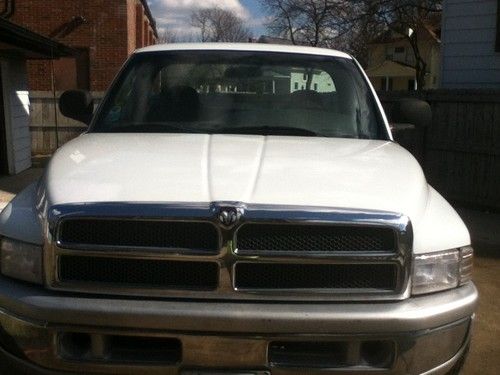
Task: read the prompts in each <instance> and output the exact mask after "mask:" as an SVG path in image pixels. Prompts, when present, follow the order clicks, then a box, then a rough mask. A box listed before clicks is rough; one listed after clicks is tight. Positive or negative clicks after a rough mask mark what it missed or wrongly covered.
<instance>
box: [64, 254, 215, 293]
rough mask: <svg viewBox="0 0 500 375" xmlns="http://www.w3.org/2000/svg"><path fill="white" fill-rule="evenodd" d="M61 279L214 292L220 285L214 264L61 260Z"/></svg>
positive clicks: (81, 258)
mask: <svg viewBox="0 0 500 375" xmlns="http://www.w3.org/2000/svg"><path fill="white" fill-rule="evenodd" d="M59 279H60V280H61V281H62V282H86V283H109V284H119V286H136V287H141V286H143V287H163V288H172V289H195V290H213V289H216V288H217V285H218V265H217V264H216V263H213V262H180V261H166V260H151V259H124V258H108V257H95V258H94V257H84V256H61V257H60V258H59Z"/></svg>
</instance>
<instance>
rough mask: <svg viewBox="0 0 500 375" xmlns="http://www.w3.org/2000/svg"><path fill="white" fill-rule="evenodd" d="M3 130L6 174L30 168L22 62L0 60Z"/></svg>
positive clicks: (29, 140) (26, 91) (26, 99)
mask: <svg viewBox="0 0 500 375" xmlns="http://www.w3.org/2000/svg"><path fill="white" fill-rule="evenodd" d="M0 64H1V70H2V83H3V87H2V89H3V97H4V107H5V127H6V131H7V155H8V158H9V160H8V163H9V173H11V174H17V173H19V172H22V171H23V170H25V169H28V168H29V167H31V135H30V130H29V104H30V103H29V95H28V81H27V73H26V62H25V61H24V60H2V61H0Z"/></svg>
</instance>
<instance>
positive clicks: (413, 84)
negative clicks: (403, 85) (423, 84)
mask: <svg viewBox="0 0 500 375" xmlns="http://www.w3.org/2000/svg"><path fill="white" fill-rule="evenodd" d="M415 87H416V82H415V80H414V79H409V80H408V91H415Z"/></svg>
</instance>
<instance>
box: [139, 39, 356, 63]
mask: <svg viewBox="0 0 500 375" xmlns="http://www.w3.org/2000/svg"><path fill="white" fill-rule="evenodd" d="M162 51H257V52H260V51H263V52H281V53H299V54H307V55H323V56H333V57H342V58H345V59H352V57H351V56H350V55H348V54H347V53H344V52H340V51H336V50H333V49H326V48H317V47H303V46H293V45H282V44H264V43H168V44H156V45H153V46H149V47H145V48H141V49H138V50H136V51H135V53H136V54H137V53H148V52H162Z"/></svg>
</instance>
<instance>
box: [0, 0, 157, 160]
mask: <svg viewBox="0 0 500 375" xmlns="http://www.w3.org/2000/svg"><path fill="white" fill-rule="evenodd" d="M0 14H2V15H4V16H3V17H5V18H6V19H8V21H9V22H11V23H13V24H16V25H18V26H20V27H23V28H26V29H27V30H30V31H32V32H34V33H37V34H39V35H41V36H43V37H45V38H47V39H49V40H52V41H54V42H58V43H62V44H64V45H65V46H68V47H69V48H71V49H72V50H73V51H76V54H75V55H74V56H71V57H64V56H63V57H61V56H48V57H47V60H29V61H28V63H27V77H28V79H27V88H28V90H29V103H30V104H29V109H30V113H29V130H30V132H29V133H30V138H31V140H30V143H31V154H32V155H48V154H51V153H52V152H54V151H55V150H56V149H57V148H58V147H59V146H61V145H62V144H64V143H65V142H67V141H69V140H70V139H72V138H74V137H75V136H77V135H78V134H80V133H81V132H82V131H83V130H84V129H85V126H83V124H81V123H78V122H76V121H73V120H70V119H68V118H66V117H64V116H62V115H61V113H60V112H59V110H58V107H57V104H56V103H57V98H58V96H59V95H60V94H61V93H62V92H63V91H64V90H68V89H84V90H89V91H90V92H91V93H92V95H93V96H94V98H95V99H96V102H98V101H99V100H100V98H102V96H103V94H104V92H105V91H106V89H107V88H108V86H109V84H110V83H111V81H112V80H113V78H114V77H115V75H116V74H117V72H118V71H119V69H120V68H121V66H122V65H123V63H124V62H125V60H126V59H127V57H128V56H129V55H130V54H131V53H132V52H133V51H134V50H135V49H137V48H141V47H144V46H148V45H151V44H155V43H156V42H157V40H158V33H157V30H156V24H155V20H154V18H153V16H152V14H151V11H150V9H149V6H148V3H147V0H0ZM52 57H54V58H55V59H51V58H52Z"/></svg>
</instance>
